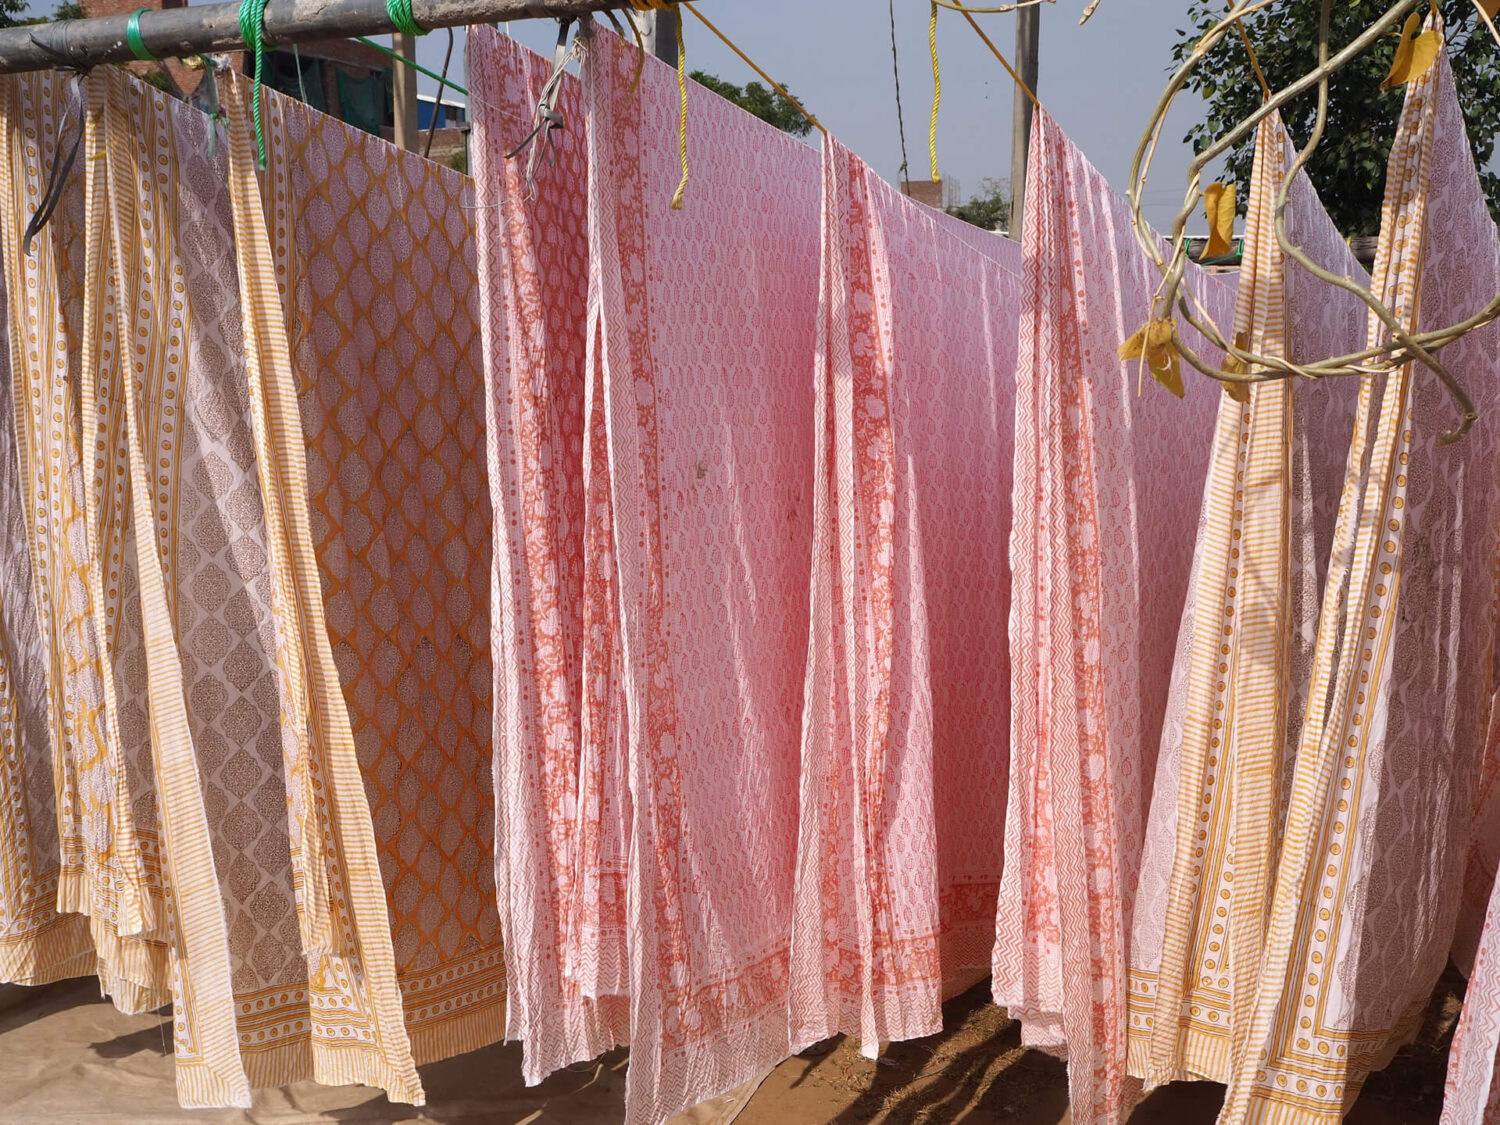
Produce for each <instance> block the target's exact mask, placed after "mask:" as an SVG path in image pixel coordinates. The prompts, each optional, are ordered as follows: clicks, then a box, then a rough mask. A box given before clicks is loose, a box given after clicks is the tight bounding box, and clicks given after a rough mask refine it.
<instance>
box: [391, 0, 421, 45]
mask: <svg viewBox="0 0 1500 1125" xmlns="http://www.w3.org/2000/svg"><path fill="white" fill-rule="evenodd" d="M385 14H386V15H387V16H388V17H390V21H391V26H392V27H394V28H395V29H396V30H397V31H399V32H400V33H401V34H402V35H411V36H417V35H426V34H427V29H426V28H425V27H423V26H421V25H420V24H419V23H417V17H416V14H415V13H414V12H412V10H411V0H385Z"/></svg>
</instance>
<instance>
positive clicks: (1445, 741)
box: [1221, 52, 1500, 1125]
mask: <svg viewBox="0 0 1500 1125" xmlns="http://www.w3.org/2000/svg"><path fill="white" fill-rule="evenodd" d="M1381 219H1382V221H1381V240H1380V248H1379V252H1378V254H1377V257H1376V264H1375V278H1374V292H1376V293H1377V294H1378V295H1380V296H1381V298H1382V299H1383V300H1384V302H1385V304H1386V305H1387V307H1389V308H1391V309H1392V311H1393V312H1394V313H1395V315H1396V317H1397V319H1398V320H1399V322H1400V323H1401V324H1402V325H1404V326H1405V327H1406V328H1408V329H1412V328H1415V327H1417V326H1418V325H1421V326H1436V325H1444V324H1453V323H1456V322H1458V321H1460V320H1462V319H1464V318H1465V317H1467V316H1469V315H1471V314H1472V313H1473V312H1474V311H1476V310H1477V309H1479V308H1481V307H1482V306H1483V305H1484V304H1485V303H1486V302H1487V301H1488V300H1489V299H1490V298H1491V297H1493V296H1494V294H1495V292H1496V290H1497V289H1500V245H1497V237H1496V233H1495V227H1494V223H1493V221H1492V219H1491V218H1490V215H1489V211H1488V208H1487V206H1486V204H1485V201H1484V193H1483V191H1482V190H1481V188H1480V185H1479V181H1478V177H1477V175H1476V173H1475V170H1474V165H1473V162H1472V160H1471V158H1470V156H1469V145H1468V141H1467V138H1466V134H1465V130H1464V122H1463V115H1462V113H1461V111H1460V108H1459V106H1458V103H1457V101H1456V98H1455V94H1454V87H1453V77H1452V74H1451V72H1450V70H1449V67H1448V61H1447V58H1446V56H1445V55H1443V54H1442V53H1441V52H1439V55H1438V59H1437V62H1436V63H1435V64H1434V66H1433V67H1432V69H1430V70H1429V71H1428V72H1427V73H1426V74H1425V75H1423V76H1421V77H1420V78H1417V79H1415V80H1414V81H1412V82H1411V83H1410V84H1409V85H1408V87H1407V94H1406V103H1405V107H1404V109H1403V112H1402V117H1401V122H1400V124H1399V126H1398V129H1397V136H1396V141H1395V144H1394V146H1393V147H1392V150H1391V157H1390V162H1389V165H1388V170H1387V179H1386V197H1385V207H1384V210H1383V213H1382V217H1381ZM1494 332H1495V330H1494V329H1493V328H1486V329H1484V330H1481V331H1479V332H1474V333H1470V334H1469V335H1467V336H1465V337H1463V338H1462V339H1461V340H1459V341H1458V342H1456V343H1454V344H1451V345H1449V346H1448V347H1446V348H1444V349H1443V350H1442V352H1441V353H1440V354H1441V358H1442V362H1443V364H1444V365H1445V366H1446V367H1447V368H1448V370H1449V371H1451V372H1452V373H1453V375H1454V376H1455V378H1457V379H1458V380H1459V381H1460V382H1461V383H1462V384H1463V385H1464V386H1466V387H1467V388H1468V389H1469V391H1470V392H1471V393H1472V394H1473V396H1474V400H1475V402H1476V405H1477V406H1478V408H1479V410H1480V411H1481V414H1482V415H1485V414H1488V413H1489V412H1490V411H1493V410H1494V409H1496V407H1497V406H1500V403H1497V401H1496V399H1497V396H1496V394H1495V389H1494V388H1495V382H1494V379H1493V378H1492V372H1491V366H1492V365H1491V362H1490V358H1489V357H1491V356H1492V355H1493V353H1494V348H1495V335H1494ZM1386 338H1387V331H1386V329H1385V327H1384V325H1383V324H1381V323H1380V322H1379V321H1378V320H1376V319H1374V318H1373V317H1372V318H1371V320H1370V322H1369V333H1368V337H1367V339H1368V341H1369V342H1370V343H1371V344H1374V343H1376V342H1379V341H1381V340H1384V339H1386ZM1415 366H1416V365H1410V364H1409V365H1407V366H1406V367H1404V368H1402V369H1400V370H1399V371H1398V372H1395V373H1393V374H1391V375H1389V376H1387V377H1386V378H1384V379H1383V380H1379V381H1377V380H1366V381H1364V383H1363V385H1362V386H1361V394H1360V402H1359V407H1360V412H1359V417H1358V419H1357V420H1356V424H1355V427H1354V440H1355V446H1354V450H1353V451H1352V452H1351V455H1350V465H1351V466H1358V467H1359V470H1360V471H1357V472H1354V473H1351V475H1350V478H1349V483H1348V485H1347V487H1346V488H1345V491H1344V495H1343V498H1342V501H1341V504H1340V513H1339V518H1338V523H1337V529H1338V530H1337V531H1336V534H1335V541H1334V547H1333V554H1332V562H1331V564H1330V567H1329V577H1328V582H1327V588H1326V590H1325V594H1324V601H1323V611H1322V619H1321V621H1320V623H1319V631H1318V642H1317V648H1316V655H1315V661H1314V666H1313V677H1312V690H1311V692H1310V698H1309V704H1308V711H1307V715H1308V718H1307V720H1306V722H1305V723H1304V726H1303V731H1302V738H1301V744H1300V746H1299V748H1298V752H1297V758H1296V766H1295V772H1294V775H1293V780H1292V791H1291V798H1290V802H1289V805H1288V810H1287V814H1286V831H1285V834H1284V837H1283V841H1284V842H1283V845H1282V850H1281V855H1280V857H1279V862H1278V866H1277V871H1276V879H1275V893H1274V897H1273V900H1272V906H1271V911H1270V916H1269V926H1268V929H1267V938H1266V942H1265V957H1264V959H1263V962H1262V965H1261V972H1260V986H1259V989H1258V991H1257V994H1256V998H1255V1007H1254V1018H1253V1021H1252V1023H1251V1026H1250V1033H1249V1038H1248V1039H1247V1041H1246V1049H1245V1052H1244V1053H1243V1054H1242V1055H1240V1056H1239V1057H1237V1058H1236V1060H1235V1066H1234V1071H1233V1074H1232V1080H1231V1083H1230V1087H1229V1093H1228V1096H1227V1099H1226V1101H1225V1106H1224V1111H1223V1116H1222V1118H1221V1120H1224V1121H1226V1122H1241V1121H1250V1122H1259V1121H1283V1120H1290V1119H1295V1120H1297V1121H1306V1122H1315V1123H1318V1122H1327V1123H1329V1125H1332V1123H1334V1122H1337V1121H1339V1120H1340V1119H1341V1118H1342V1115H1343V1112H1344V1110H1345V1109H1346V1108H1347V1106H1348V1105H1349V1104H1350V1103H1351V1102H1352V1101H1353V1100H1354V1099H1355V1097H1357V1096H1358V1093H1359V1090H1360V1087H1361V1086H1362V1084H1363V1082H1364V1079H1365V1077H1366V1076H1367V1075H1368V1074H1369V1072H1370V1071H1372V1070H1374V1069H1377V1068H1379V1067H1381V1066H1383V1065H1384V1064H1385V1063H1386V1061H1388V1060H1389V1058H1390V1057H1391V1055H1392V1054H1394V1052H1395V1051H1396V1050H1397V1049H1398V1048H1399V1047H1400V1046H1401V1045H1402V1044H1403V1043H1404V1042H1405V1041H1406V1039H1408V1038H1409V1037H1410V1035H1411V1034H1413V1033H1414V1032H1415V1031H1416V1029H1417V1026H1418V1024H1419V1021H1420V1017H1421V1014H1422V1011H1423V1010H1424V1008H1425V1007H1426V1004H1427V1002H1428V999H1429V996H1430V994H1431V990H1432V987H1433V984H1434V983H1435V981H1436V980H1437V977H1438V975H1439V974H1440V973H1441V971H1442V969H1443V965H1444V963H1445V961H1446V959H1447V953H1448V949H1449V945H1450V943H1451V940H1452V936H1453V929H1454V922H1455V915H1456V912H1457V909H1458V903H1459V897H1460V896H1459V887H1460V881H1461V877H1462V871H1463V862H1464V849H1465V844H1466V842H1467V839H1468V831H1469V819H1470V811H1471V798H1472V793H1473V779H1474V775H1475V772H1476V769H1477V766H1478V761H1479V756H1480V753H1481V750H1482V746H1483V738H1484V734H1485V730H1486V724H1487V718H1488V717H1487V713H1486V712H1487V710H1488V708H1487V703H1488V700H1489V698H1490V696H1491V694H1492V692H1493V690H1494V682H1493V675H1492V669H1491V658H1492V652H1493V641H1494V635H1493V634H1494V597H1495V587H1494V581H1493V566H1494V559H1495V550H1496V546H1497V542H1496V528H1495V522H1496V513H1495V509H1494V497H1495V495H1496V488H1495V483H1496V482H1495V475H1494V474H1495V470H1494V465H1495V453H1496V451H1495V440H1496V439H1495V431H1494V429H1493V427H1487V426H1483V425H1478V426H1475V427H1474V429H1473V431H1472V432H1471V433H1470V434H1469V435H1468V436H1467V437H1466V438H1464V439H1463V440H1461V441H1459V442H1457V443H1455V444H1452V445H1448V444H1445V443H1444V442H1443V440H1442V438H1443V434H1444V432H1445V431H1447V430H1449V429H1450V428H1452V426H1453V425H1454V417H1453V415H1454V410H1453V406H1452V400H1451V398H1450V397H1449V395H1448V394H1447V393H1446V391H1445V390H1444V389H1443V387H1442V386H1441V384H1440V383H1439V381H1438V380H1437V379H1436V378H1435V377H1434V376H1432V375H1430V374H1429V373H1428V372H1426V371H1425V370H1415V369H1414V368H1415ZM1481 994H1482V993H1481ZM1492 1053H1493V1052H1492Z"/></svg>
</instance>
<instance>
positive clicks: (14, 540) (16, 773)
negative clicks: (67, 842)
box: [0, 165, 96, 985]
mask: <svg viewBox="0 0 1500 1125" xmlns="http://www.w3.org/2000/svg"><path fill="white" fill-rule="evenodd" d="M3 177H4V168H3V165H0V179H3ZM4 213H5V212H4V204H3V201H0V214H4ZM5 252H7V253H8V252H9V251H8V250H7V251H5ZM5 285H6V276H5V274H0V317H3V318H5V324H4V326H3V329H0V331H3V333H4V340H5V346H4V347H3V348H0V981H5V982H7V983H12V984H25V985H42V984H50V983H52V982H53V981H58V980H65V979H67V978H68V977H78V976H85V975H87V974H90V973H93V972H95V970H96V957H95V953H94V942H93V938H92V937H91V935H90V933H89V922H88V919H87V918H86V917H84V916H83V915H82V914H71V913H68V914H62V913H59V912H58V909H57V901H58V900H57V896H58V889H59V887H58V883H59V879H60V877H61V868H62V859H61V854H60V851H59V846H58V832H57V826H58V818H57V791H56V789H55V787H54V782H53V760H52V737H51V732H50V724H49V716H48V694H47V693H48V674H47V673H48V652H47V645H46V642H45V637H44V634H43V632H42V624H41V621H40V619H39V617H38V613H39V607H38V603H37V598H36V593H35V588H34V585H33V583H32V578H31V554H30V549H29V547H28V545H27V539H26V522H27V520H26V510H25V502H24V501H23V499H22V495H21V491H22V487H21V469H20V463H19V462H18V461H17V459H16V453H17V450H16V432H17V427H16V425H15V424H14V423H15V422H17V421H18V420H19V421H20V422H21V424H22V425H25V424H26V419H27V414H28V413H29V412H23V413H22V414H21V415H20V416H19V419H18V415H17V414H16V412H15V408H14V400H13V398H12V389H11V371H12V364H13V362H14V361H13V359H12V355H11V343H12V341H13V337H12V335H11V331H10V324H9V319H10V317H11V316H12V315H14V314H13V313H12V311H11V308H10V303H9V300H8V296H9V295H8V293H7V292H6V288H5Z"/></svg>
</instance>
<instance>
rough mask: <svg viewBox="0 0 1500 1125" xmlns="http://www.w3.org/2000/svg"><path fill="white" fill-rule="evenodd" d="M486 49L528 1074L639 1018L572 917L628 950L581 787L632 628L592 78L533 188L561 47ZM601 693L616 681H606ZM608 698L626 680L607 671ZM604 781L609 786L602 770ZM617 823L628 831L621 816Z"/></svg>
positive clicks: (484, 159) (488, 350)
mask: <svg viewBox="0 0 1500 1125" xmlns="http://www.w3.org/2000/svg"><path fill="white" fill-rule="evenodd" d="M468 51H469V79H470V85H471V87H472V90H473V98H474V101H475V104H476V105H477V106H478V107H479V109H480V112H478V113H476V114H475V117H474V131H473V134H472V135H471V137H470V142H469V145H470V153H471V157H472V159H473V161H474V171H475V187H476V200H477V205H478V206H477V211H476V216H477V225H478V234H479V239H478V245H479V270H480V276H481V277H482V278H484V279H485V280H486V283H485V284H484V285H482V286H481V287H480V299H481V303H482V307H481V312H482V317H481V324H482V329H483V337H484V356H485V383H486V396H485V398H486V433H487V437H488V441H487V447H488V457H489V476H490V496H491V502H492V504H493V506H494V510H495V522H494V570H493V578H492V585H491V598H492V602H493V607H494V608H493V611H492V612H493V617H492V623H491V649H492V651H493V653H494V657H495V659H494V675H495V717H494V724H495V737H494V745H495V810H496V826H495V827H496V840H495V862H496V878H495V882H496V886H497V888H498V889H499V901H500V911H501V919H502V923H503V926H504V932H505V935H506V942H505V952H506V970H507V978H508V982H509V1005H508V1009H507V1036H508V1037H509V1038H512V1039H518V1040H520V1041H521V1043H522V1045H523V1048H524V1066H525V1076H526V1080H527V1081H528V1082H533V1083H535V1082H540V1081H541V1080H542V1079H543V1078H544V1077H546V1075H547V1074H549V1073H551V1072H552V1071H554V1070H557V1069H558V1068H559V1067H562V1066H566V1065H568V1064H570V1063H574V1062H579V1061H582V1060H584V1059H590V1058H593V1057H595V1056H596V1055H599V1054H601V1053H603V1052H604V1051H607V1050H609V1049H610V1048H612V1047H614V1046H616V1045H617V1044H621V1043H624V1042H625V1041H626V1038H627V1035H628V1013H627V1012H626V1010H625V1007H624V1004H623V1002H622V1001H621V1000H619V999H618V998H611V999H603V1000H597V1001H596V1000H595V999H594V998H593V997H595V996H597V995H598V993H597V990H595V991H593V992H589V991H587V990H586V989H585V987H583V982H581V981H580V980H579V979H577V978H575V977H574V976H573V975H572V974H570V973H569V972H568V965H567V960H568V958H567V953H566V950H567V948H568V942H569V937H570V935H571V934H575V933H578V932H580V931H586V932H587V934H588V936H586V937H581V938H580V939H579V940H578V941H577V943H576V947H577V949H578V950H579V951H580V958H581V957H582V956H585V955H587V952H588V951H589V950H601V949H602V948H604V947H605V946H606V944H607V945H608V946H609V947H610V948H613V949H616V950H618V949H620V948H621V947H622V944H623V918H624V902H623V885H622V883H621V880H622V879H623V874H624V872H623V867H622V866H620V865H619V864H618V863H617V864H616V866H615V868H614V873H615V876H616V878H615V880H614V881H613V882H610V884H609V888H608V890H609V895H608V902H607V905H599V901H600V894H601V893H603V892H600V893H595V894H593V895H590V894H589V890H590V889H596V890H597V889H598V888H600V886H601V884H603V883H604V882H606V880H605V879H603V878H602V877H601V875H600V872H601V869H602V867H603V864H602V862H601V861H600V860H599V859H598V851H597V847H595V848H591V847H590V845H589V841H594V842H596V843H597V842H598V841H599V840H600V838H601V835H602V831H603V830H602V825H603V822H604V820H605V819H606V818H605V814H604V812H603V810H602V809H601V808H600V807H598V805H594V806H589V805H587V804H585V803H584V802H583V801H582V800H581V799H580V790H581V789H584V788H585V784H584V782H582V781H581V780H580V777H579V774H580V770H581V769H583V762H584V760H585V758H587V759H588V760H590V761H594V762H598V761H601V760H602V758H601V755H600V754H599V753H595V754H592V755H589V754H586V752H585V750H584V742H585V740H586V739H588V738H590V737H591V736H593V735H594V734H595V733H596V732H597V733H598V734H599V735H600V736H607V735H608V734H610V733H611V730H612V727H613V726H614V725H615V724H613V723H612V722H611V721H605V722H603V723H601V722H599V716H597V715H595V716H593V717H594V719H595V722H594V723H592V724H590V723H589V721H588V718H586V715H585V712H586V709H587V705H586V703H585V698H586V693H585V680H586V678H587V677H586V671H585V670H586V669H588V668H590V667H593V666H594V665H595V661H596V660H597V659H598V657H599V654H600V653H601V652H602V653H603V654H604V657H605V659H606V661H607V660H608V658H609V656H610V654H611V653H612V652H613V647H614V635H615V628H614V618H613V605H612V602H611V589H610V583H609V573H608V567H609V562H610V557H611V556H610V549H609V543H608V539H607V536H608V533H609V511H608V506H607V505H608V493H607V491H606V492H605V493H604V504H603V505H600V504H598V503H595V504H594V505H593V506H591V507H589V508H587V510H586V507H585V505H586V488H587V486H588V484H591V483H596V482H597V483H600V484H605V485H607V481H608V475H607V474H608V466H607V460H601V461H599V462H598V463H594V464H592V465H591V466H590V467H591V468H592V469H593V470H594V471H593V473H592V474H591V473H589V471H588V468H586V466H585V452H584V451H585V444H586V442H587V448H588V449H589V451H590V453H591V454H592V453H593V452H595V451H596V450H598V451H602V452H603V453H605V454H606V455H607V449H605V448H604V445H603V441H604V437H605V434H604V427H603V424H602V417H600V416H598V414H597V412H596V411H595V410H594V408H595V406H596V405H597V403H598V400H597V398H596V394H595V392H602V389H603V388H602V384H601V383H600V381H599V380H598V379H595V378H591V377H590V378H586V366H585V359H586V353H587V336H586V329H587V326H588V324H589V323H590V322H589V316H588V293H589V272H588V262H589V257H588V197H587V189H588V151H587V147H586V136H585V133H584V130H583V129H582V128H581V124H582V113H583V109H584V106H583V91H582V88H581V87H580V85H579V82H578V80H577V79H576V78H574V77H573V76H572V75H568V76H566V77H565V78H564V79H563V82H562V85H561V87H560V93H559V97H558V102H557V105H558V108H559V109H560V110H561V112H562V113H563V114H564V116H565V119H566V120H567V122H568V125H569V126H570V127H569V128H565V129H563V130H560V131H557V132H554V133H552V134H551V135H550V137H549V138H548V139H547V141H546V143H547V144H548V145H549V146H550V156H549V158H548V159H547V160H544V161H542V162H541V163H540V164H539V165H538V174H537V179H536V184H535V190H534V191H533V190H530V189H529V188H528V186H527V183H526V174H525V169H526V164H527V160H526V158H525V157H524V156H523V157H521V158H518V159H513V160H507V159H506V153H508V152H510V151H512V150H513V149H514V148H515V147H516V146H517V145H518V144H520V142H521V141H522V140H523V139H524V138H525V137H526V136H527V135H528V134H529V133H530V132H531V131H532V129H533V127H534V123H533V120H532V115H533V112H534V110H535V108H536V104H537V99H538V98H539V97H540V95H541V92H542V86H543V84H544V83H545V82H546V80H547V76H548V74H549V72H550V65H549V63H548V62H547V61H546V60H545V59H542V58H541V57H540V56H538V55H536V54H534V53H533V52H531V51H528V50H526V49H525V48H523V47H521V46H520V45H518V44H517V43H516V42H515V41H514V40H513V39H511V38H509V37H508V36H505V35H502V34H500V32H498V31H496V30H495V29H493V28H488V27H478V28H475V29H473V30H472V31H471V32H470V35H469V43H468ZM538 143H540V142H538ZM589 374H592V373H591V372H589ZM586 404H587V406H588V408H589V413H590V414H592V416H591V417H586ZM601 534H602V535H604V536H605V537H606V538H605V539H604V540H603V541H601V540H600V539H599V538H597V537H598V536H599V535H601ZM605 667H606V668H608V664H607V663H606V665H605ZM599 678H600V677H597V676H596V677H594V678H593V679H599ZM603 678H604V679H605V681H606V685H607V683H608V680H607V676H606V677H603ZM589 682H590V686H591V687H592V685H593V680H590V681H589ZM587 697H588V698H589V699H590V700H593V699H595V698H601V697H600V696H598V695H596V693H595V692H593V691H590V692H589V693H588V696H587ZM602 698H603V700H604V701H605V702H606V703H607V701H608V700H609V699H610V698H612V695H611V694H610V693H609V692H608V690H607V686H606V688H605V689H604V693H603V695H602ZM610 718H611V719H613V717H612V716H611V717H610ZM620 729H623V728H622V727H621V728H620ZM614 780H615V785H614V786H613V787H612V791H611V792H610V793H609V799H611V800H615V801H618V800H620V799H622V798H623V797H624V796H625V794H624V778H623V774H620V775H619V776H618V777H616V778H615V779H614ZM587 788H588V789H590V790H592V791H594V792H596V793H597V792H598V790H599V788H600V785H599V784H596V785H591V786H587ZM611 811H613V810H611ZM610 822H611V824H612V825H613V826H614V827H615V834H614V836H615V838H617V839H618V838H620V837H622V836H623V819H622V817H620V816H619V815H618V814H617V815H615V816H614V817H612V818H610ZM615 850H616V852H617V853H618V852H619V848H618V847H617V848H616V849H615ZM585 857H589V858H585ZM616 858H617V859H622V858H623V856H619V855H617V856H616ZM575 873H577V874H576V878H575ZM584 898H587V900H588V901H589V902H590V903H593V904H595V905H594V907H593V909H592V911H590V910H589V908H587V907H585V906H584V905H582V904H581V902H580V899H584ZM586 914H589V915H590V916H591V917H593V918H594V919H598V918H599V916H600V915H601V914H603V915H607V916H609V917H612V918H613V917H618V919H619V923H620V924H619V925H616V926H615V927H614V929H613V931H612V933H611V937H612V939H613V940H611V941H608V942H606V940H605V935H604V934H603V933H602V932H601V927H602V924H601V923H599V922H598V921H595V922H594V923H593V924H592V926H591V925H589V924H588V923H587V922H586V921H585V918H584V916H585V915H586ZM622 960H623V959H622V958H621V957H619V956H617V957H616V958H615V962H616V964H620V963H622ZM596 963H597V962H596ZM579 975H580V976H584V975H586V974H579ZM617 977H618V974H615V979H617ZM590 982H591V983H597V975H596V976H595V977H593V978H590Z"/></svg>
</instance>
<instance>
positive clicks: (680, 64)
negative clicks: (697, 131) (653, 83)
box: [630, 0, 702, 211]
mask: <svg viewBox="0 0 1500 1125" xmlns="http://www.w3.org/2000/svg"><path fill="white" fill-rule="evenodd" d="M630 6H631V7H632V8H634V9H635V10H636V11H638V12H653V11H654V12H670V11H672V10H673V9H674V8H675V7H676V6H677V5H676V3H675V2H674V0H630ZM694 14H695V15H696V13H694ZM699 18H700V19H702V17H701V16H699ZM677 98H678V103H679V108H678V115H677V150H678V152H679V153H680V154H681V156H682V179H681V180H680V181H679V182H678V184H677V191H676V193H675V194H674V195H673V196H672V210H674V211H681V210H682V197H683V195H684V194H685V193H686V192H687V185H688V130H687V117H688V92H687V46H686V44H684V43H683V41H682V16H681V15H679V16H678V17H677Z"/></svg>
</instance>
